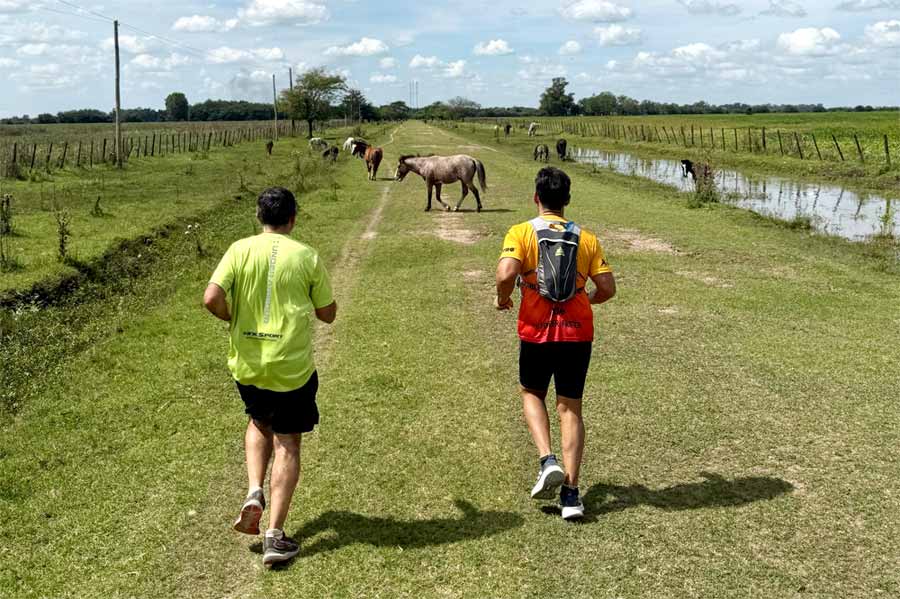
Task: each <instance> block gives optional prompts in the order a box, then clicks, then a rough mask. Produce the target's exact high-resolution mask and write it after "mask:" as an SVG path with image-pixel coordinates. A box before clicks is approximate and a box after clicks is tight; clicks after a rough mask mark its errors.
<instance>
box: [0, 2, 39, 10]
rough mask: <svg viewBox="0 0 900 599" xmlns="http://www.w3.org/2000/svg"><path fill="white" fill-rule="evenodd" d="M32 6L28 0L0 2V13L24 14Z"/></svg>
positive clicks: (32, 3)
mask: <svg viewBox="0 0 900 599" xmlns="http://www.w3.org/2000/svg"><path fill="white" fill-rule="evenodd" d="M33 6H34V2H31V1H30V0H0V13H10V12H25V11H28V10H31V9H32V7H33Z"/></svg>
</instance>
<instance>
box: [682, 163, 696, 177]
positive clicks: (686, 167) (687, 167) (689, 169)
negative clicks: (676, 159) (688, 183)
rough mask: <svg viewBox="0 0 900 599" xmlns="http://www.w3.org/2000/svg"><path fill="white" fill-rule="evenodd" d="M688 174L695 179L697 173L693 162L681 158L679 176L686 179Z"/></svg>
mask: <svg viewBox="0 0 900 599" xmlns="http://www.w3.org/2000/svg"><path fill="white" fill-rule="evenodd" d="M688 174H690V175H691V177H693V178H694V181H696V180H697V173H695V172H694V163H693V162H691V161H690V160H682V161H681V176H682V177H684V178H685V179H687V177H688Z"/></svg>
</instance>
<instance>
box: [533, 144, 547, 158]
mask: <svg viewBox="0 0 900 599" xmlns="http://www.w3.org/2000/svg"><path fill="white" fill-rule="evenodd" d="M534 159H535V160H540V161H541V162H550V148H548V147H547V144H538V145H536V146H534Z"/></svg>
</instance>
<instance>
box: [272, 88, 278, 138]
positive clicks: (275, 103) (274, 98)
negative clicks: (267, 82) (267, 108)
mask: <svg viewBox="0 0 900 599" xmlns="http://www.w3.org/2000/svg"><path fill="white" fill-rule="evenodd" d="M272 109H273V110H274V112H275V133H274V134H273V139H274V140H276V141H277V140H278V92H276V91H275V73H272Z"/></svg>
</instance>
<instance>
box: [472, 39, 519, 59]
mask: <svg viewBox="0 0 900 599" xmlns="http://www.w3.org/2000/svg"><path fill="white" fill-rule="evenodd" d="M472 51H473V52H474V53H475V54H476V55H478V56H503V55H505V54H512V53H513V49H512V48H510V47H509V44H508V43H507V42H506V40H502V39H499V40H490V41H489V42H479V43H478V44H476V45H475V48H474V49H473V50H472Z"/></svg>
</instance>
